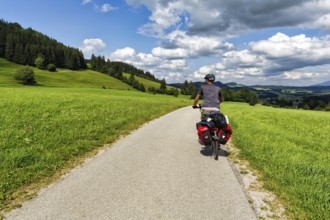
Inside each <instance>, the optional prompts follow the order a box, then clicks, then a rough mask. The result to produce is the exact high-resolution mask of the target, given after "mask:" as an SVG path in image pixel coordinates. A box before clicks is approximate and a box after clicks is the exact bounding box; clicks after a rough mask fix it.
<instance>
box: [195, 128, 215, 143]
mask: <svg viewBox="0 0 330 220" xmlns="http://www.w3.org/2000/svg"><path fill="white" fill-rule="evenodd" d="M196 128H197V133H198V137H199V139H200V140H201V141H202V143H203V144H205V145H209V144H211V142H212V138H211V133H210V130H209V127H208V126H207V125H202V124H201V123H197V124H196Z"/></svg>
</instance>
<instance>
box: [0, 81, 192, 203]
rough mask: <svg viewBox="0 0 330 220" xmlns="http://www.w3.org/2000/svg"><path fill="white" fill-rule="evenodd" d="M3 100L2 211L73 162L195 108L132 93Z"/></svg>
mask: <svg viewBox="0 0 330 220" xmlns="http://www.w3.org/2000/svg"><path fill="white" fill-rule="evenodd" d="M0 99H1V103H0V109H1V112H0V209H8V208H9V207H11V206H12V205H13V204H14V203H15V202H13V201H15V200H16V199H17V198H18V197H19V196H20V195H19V194H20V193H19V192H21V191H22V190H21V189H22V188H23V191H24V187H26V186H29V185H30V184H34V183H37V182H40V181H42V180H43V179H44V178H48V177H49V176H52V175H54V173H56V172H58V170H61V169H64V168H67V167H68V164H70V161H73V160H75V158H77V157H81V156H82V155H84V154H86V152H90V151H93V150H94V149H96V148H99V147H101V146H103V145H104V144H106V143H111V142H113V141H114V140H116V139H118V138H119V137H120V136H121V135H125V134H127V133H129V132H130V131H131V130H134V129H136V128H138V127H139V126H140V125H142V124H143V123H145V122H147V121H150V120H151V119H154V118H157V117H159V116H161V115H163V114H165V113H168V112H170V111H172V110H175V109H177V108H179V107H183V106H186V105H189V104H191V101H190V100H188V99H186V98H174V97H170V96H162V95H150V94H145V93H141V92H133V91H119V90H109V89H107V90H104V89H78V88H45V87H39V88H36V87H24V88H0ZM18 190H19V192H17V191H18Z"/></svg>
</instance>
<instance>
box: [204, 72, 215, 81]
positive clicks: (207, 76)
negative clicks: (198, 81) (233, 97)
mask: <svg viewBox="0 0 330 220" xmlns="http://www.w3.org/2000/svg"><path fill="white" fill-rule="evenodd" d="M204 79H207V80H209V81H214V80H215V76H214V75H213V74H211V73H209V74H207V75H206V76H205V77H204Z"/></svg>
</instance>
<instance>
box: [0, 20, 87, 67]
mask: <svg viewBox="0 0 330 220" xmlns="http://www.w3.org/2000/svg"><path fill="white" fill-rule="evenodd" d="M0 57H2V58H5V59H7V60H9V61H12V62H14V63H18V64H22V65H29V66H35V62H36V59H38V58H39V60H41V61H42V62H41V63H40V67H44V68H46V67H47V65H49V64H53V65H55V66H56V67H59V68H67V69H71V70H78V69H85V68H87V65H86V61H85V59H84V56H83V54H82V52H81V51H79V50H78V49H76V48H72V47H68V46H65V45H63V44H62V43H59V42H58V41H56V40H54V39H52V38H50V37H48V36H46V35H44V34H42V33H39V32H37V31H35V30H33V29H31V28H27V29H24V28H22V27H21V25H20V24H18V23H9V22H5V21H4V20H0Z"/></svg>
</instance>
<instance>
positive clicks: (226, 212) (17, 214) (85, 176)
mask: <svg viewBox="0 0 330 220" xmlns="http://www.w3.org/2000/svg"><path fill="white" fill-rule="evenodd" d="M199 118H200V112H199V111H198V110H194V109H192V108H191V107H187V108H182V109H179V110H177V111H175V112H172V113H170V114H167V115H165V116H164V117H161V118H159V119H156V120H154V121H152V122H149V123H147V124H145V125H144V126H143V127H141V128H140V129H138V130H136V131H135V132H133V133H132V134H130V135H128V136H127V137H125V138H123V139H122V140H120V141H118V142H116V143H115V144H114V145H112V147H111V148H109V149H107V150H106V151H104V152H102V153H100V154H98V155H97V156H96V157H95V158H94V159H92V160H89V161H88V162H86V163H85V164H84V165H83V166H81V167H80V168H78V169H75V170H74V171H72V172H71V173H70V174H69V175H67V176H66V177H65V178H63V179H62V180H61V181H59V182H57V183H55V184H53V185H52V186H50V187H48V188H47V189H45V190H43V191H42V192H41V193H40V194H39V195H38V196H37V197H36V198H34V199H33V200H31V201H28V202H26V203H25V204H24V205H23V206H22V207H21V208H19V209H16V210H14V211H12V212H11V213H9V215H7V217H6V219H19V220H22V219H31V220H38V219H40V220H45V219H48V220H65V219H68V220H69V219H70V220H74V219H79V220H80V219H225V220H230V219H233V220H244V219H247V220H251V219H257V217H256V214H255V213H254V211H253V210H252V208H251V206H250V205H249V203H248V200H247V197H246V196H245V194H244V192H243V190H242V187H241V186H240V184H239V181H238V180H237V178H236V176H235V174H234V172H233V170H232V168H231V166H230V164H229V162H228V160H227V158H226V157H225V156H224V154H222V155H221V156H219V160H218V161H216V160H214V159H213V158H212V157H211V156H210V151H208V150H207V149H203V146H202V145H200V144H199V143H198V141H197V134H196V128H195V124H196V122H197V121H198V120H199ZM234 132H235V131H234Z"/></svg>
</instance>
